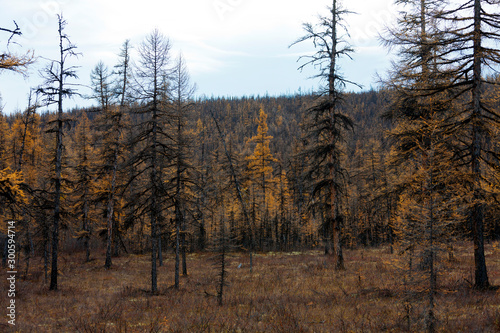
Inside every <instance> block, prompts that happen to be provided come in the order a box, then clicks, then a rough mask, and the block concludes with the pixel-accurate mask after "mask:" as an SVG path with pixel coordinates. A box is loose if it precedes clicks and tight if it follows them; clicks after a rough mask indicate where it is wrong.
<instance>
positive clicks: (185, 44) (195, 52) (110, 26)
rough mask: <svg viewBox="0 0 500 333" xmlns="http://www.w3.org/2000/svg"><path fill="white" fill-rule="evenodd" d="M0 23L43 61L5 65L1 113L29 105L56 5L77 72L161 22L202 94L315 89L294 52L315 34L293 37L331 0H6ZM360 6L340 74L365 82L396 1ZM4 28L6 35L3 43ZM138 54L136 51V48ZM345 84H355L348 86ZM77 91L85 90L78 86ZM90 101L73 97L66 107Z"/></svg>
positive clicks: (382, 63) (378, 65)
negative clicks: (21, 70) (16, 30)
mask: <svg viewBox="0 0 500 333" xmlns="http://www.w3.org/2000/svg"><path fill="white" fill-rule="evenodd" d="M0 2H1V8H2V9H1V11H0V27H4V28H12V27H13V22H12V21H13V20H15V21H16V22H17V23H18V25H19V27H20V28H21V30H22V32H23V36H21V37H16V38H15V42H17V43H18V44H19V45H12V44H11V45H10V46H9V48H10V50H11V51H13V52H16V53H23V52H26V51H27V50H34V52H35V55H36V56H38V57H39V58H38V60H37V62H36V64H35V65H33V66H31V67H30V71H29V76H28V77H27V78H23V77H22V76H21V75H19V74H15V73H11V72H8V71H1V72H0V94H1V96H2V104H3V106H4V112H6V113H10V112H12V111H14V110H23V109H24V108H25V107H26V104H27V95H28V93H29V90H30V88H31V87H36V86H38V85H39V84H40V82H41V79H40V76H39V74H38V72H39V70H40V69H41V68H43V67H44V66H45V65H46V64H47V63H48V62H47V60H45V59H44V58H50V59H55V58H56V57H57V52H58V36H57V16H56V15H57V14H58V13H63V16H64V18H65V20H66V21H67V23H68V25H67V29H66V33H67V34H68V35H69V36H70V38H71V41H72V42H73V44H75V45H76V46H77V47H78V49H77V51H78V52H80V53H82V56H81V57H80V58H78V59H73V60H72V61H71V63H70V64H71V65H76V66H80V68H79V70H78V74H79V77H80V79H79V81H78V83H80V84H82V85H89V84H90V71H91V70H92V68H93V67H94V66H95V65H96V63H97V62H98V61H100V60H102V61H103V62H104V63H105V64H106V65H107V66H109V67H110V68H112V67H113V66H114V65H115V64H116V62H117V59H118V58H117V54H118V52H119V49H120V46H121V44H122V43H123V42H124V41H125V40H126V39H130V40H131V43H132V45H135V46H138V45H139V44H140V43H141V42H142V40H143V39H144V37H145V36H146V35H148V34H149V33H150V32H151V31H152V30H153V29H155V28H157V29H159V30H160V31H161V32H162V33H163V34H164V35H165V36H167V37H168V38H169V39H170V41H171V42H172V45H173V56H174V57H175V56H176V55H177V54H178V53H179V52H182V53H183V55H184V57H185V59H186V62H187V66H188V68H189V71H190V74H191V80H192V82H193V83H196V84H197V86H198V90H197V92H196V94H197V96H203V95H205V96H209V97H210V96H212V95H213V96H244V95H246V96H252V95H254V96H256V95H261V96H262V95H265V94H266V93H267V94H269V95H271V96H274V95H281V94H293V93H296V92H297V91H299V89H301V90H302V91H304V92H307V91H310V90H312V89H316V88H317V87H318V82H316V81H314V80H310V79H308V77H309V76H311V75H313V74H314V73H315V72H314V70H313V69H310V70H308V71H307V72H302V73H301V72H299V71H298V70H297V67H298V66H299V64H300V63H297V59H298V57H299V56H300V55H304V54H307V53H311V52H312V51H314V48H313V45H312V43H308V42H305V43H302V44H300V45H298V46H294V47H292V48H289V47H288V46H289V45H290V44H291V43H292V42H293V41H294V40H296V39H297V38H299V37H300V36H302V35H303V31H302V23H304V22H311V23H314V22H317V16H318V15H319V14H321V15H327V14H328V11H327V6H329V5H331V1H329V0H308V1H290V0H182V1H179V0H176V1H173V0H140V1H137V0H134V1H132V0H17V1H7V0H0ZM344 4H345V5H346V6H347V7H348V9H349V10H351V11H353V12H356V13H357V14H352V15H349V16H348V17H346V21H347V24H348V25H349V27H350V35H351V39H350V42H351V44H352V45H353V46H354V48H355V51H356V52H355V53H354V54H353V60H352V61H345V62H343V63H342V67H343V73H344V75H345V76H346V78H348V79H349V80H351V81H354V82H357V83H359V84H362V85H363V86H364V89H365V90H368V89H370V87H371V86H373V87H375V86H376V79H375V74H376V73H377V72H379V73H383V72H384V71H385V70H386V69H387V68H388V66H389V55H388V54H387V51H386V50H385V49H384V48H382V47H381V46H380V43H379V41H378V39H377V35H378V33H379V32H380V31H381V29H382V28H383V27H384V25H385V24H386V23H389V22H390V21H391V20H393V18H394V15H395V13H396V9H395V7H394V5H393V0H352V1H344ZM7 38H8V34H6V33H2V34H0V51H3V50H5V49H6V41H7ZM133 58H135V59H137V58H136V57H133ZM348 90H357V89H356V88H355V87H350V88H348ZM79 92H80V93H82V94H89V89H88V88H86V87H81V88H80V89H79ZM90 104H93V102H90V101H86V100H84V99H81V98H79V97H75V98H74V99H73V100H72V101H67V102H65V106H66V107H65V108H70V107H74V106H75V105H78V106H88V105H90Z"/></svg>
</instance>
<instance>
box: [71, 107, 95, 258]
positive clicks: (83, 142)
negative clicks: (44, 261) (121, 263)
mask: <svg viewBox="0 0 500 333" xmlns="http://www.w3.org/2000/svg"><path fill="white" fill-rule="evenodd" d="M76 141H77V142H76V143H75V147H76V150H77V152H76V156H75V157H76V161H75V167H74V169H75V170H74V172H75V177H76V186H75V189H74V193H75V194H76V196H77V197H76V204H75V206H74V209H75V213H76V214H78V215H79V217H80V218H81V222H82V225H81V229H80V230H79V231H78V232H77V238H78V239H80V240H83V247H84V249H85V262H89V261H90V236H91V233H92V228H91V224H92V223H91V222H92V218H91V215H92V214H91V209H90V208H91V207H90V206H91V204H92V201H93V199H94V196H95V190H96V189H95V188H94V187H95V186H94V181H93V178H94V175H93V171H94V170H95V165H94V164H95V160H94V158H93V154H94V149H93V147H92V145H93V142H92V136H91V131H90V121H89V119H88V117H87V115H86V114H83V115H82V116H81V117H80V123H79V124H78V126H77V128H76Z"/></svg>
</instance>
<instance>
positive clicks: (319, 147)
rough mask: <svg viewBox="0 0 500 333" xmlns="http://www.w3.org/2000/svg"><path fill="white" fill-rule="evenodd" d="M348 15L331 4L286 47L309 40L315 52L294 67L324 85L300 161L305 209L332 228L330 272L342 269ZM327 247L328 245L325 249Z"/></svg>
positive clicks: (307, 128) (310, 112) (309, 115)
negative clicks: (309, 71)
mask: <svg viewBox="0 0 500 333" xmlns="http://www.w3.org/2000/svg"><path fill="white" fill-rule="evenodd" d="M348 13H349V11H347V10H345V9H343V8H342V7H341V6H340V4H339V3H338V1H337V0H333V4H332V7H331V8H330V16H329V17H320V21H319V23H318V24H317V25H312V24H310V23H305V24H304V25H303V27H304V30H305V32H306V34H305V35H304V36H303V37H301V38H299V39H298V40H297V41H295V42H294V43H293V44H292V45H294V44H297V43H301V42H304V41H308V40H310V41H312V42H313V43H314V46H315V47H316V49H317V51H316V53H315V54H314V55H312V56H304V57H302V58H305V59H307V61H306V62H305V63H304V64H303V65H301V66H300V67H299V69H302V68H304V67H305V66H308V65H312V66H314V67H317V68H319V73H318V74H317V75H316V77H318V78H320V79H321V80H322V81H323V82H325V86H324V87H323V88H322V89H321V90H320V92H319V94H318V95H319V96H318V99H317V100H316V103H315V104H314V105H313V106H312V107H311V108H309V109H308V110H307V122H306V126H305V129H304V130H305V133H306V135H305V136H306V138H305V141H306V143H307V146H306V147H305V150H304V152H303V153H302V154H303V158H304V159H305V160H306V161H308V163H309V165H308V169H307V177H308V179H309V181H310V182H311V184H312V185H311V188H312V192H311V207H315V208H317V209H320V210H321V212H322V213H323V214H324V216H325V218H326V224H327V225H328V226H331V227H329V228H328V229H329V230H332V239H333V258H334V265H335V269H337V270H342V269H344V257H343V254H342V235H341V230H342V224H343V221H344V218H343V216H342V213H341V211H342V210H341V198H342V193H343V192H344V189H343V187H344V175H345V170H344V168H343V166H342V164H341V155H342V146H341V144H342V141H343V138H344V134H345V132H346V130H349V129H351V128H352V126H353V123H352V120H351V118H350V117H348V116H347V115H345V114H344V113H343V112H342V111H341V104H342V102H343V99H344V96H343V92H342V91H343V89H344V88H345V86H346V84H348V83H352V82H350V81H348V80H347V79H345V78H344V77H343V76H342V75H341V73H340V68H339V64H338V61H339V59H340V58H342V57H349V54H350V53H351V52H352V51H353V50H352V48H351V47H350V45H349V44H348V43H347V42H346V40H345V39H344V38H343V35H342V29H344V28H345V24H344V23H343V16H345V15H346V14H348ZM327 246H328V245H327Z"/></svg>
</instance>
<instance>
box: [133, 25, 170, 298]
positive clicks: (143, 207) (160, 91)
mask: <svg viewBox="0 0 500 333" xmlns="http://www.w3.org/2000/svg"><path fill="white" fill-rule="evenodd" d="M170 48H171V44H170V41H169V40H168V39H167V38H166V37H165V36H163V35H162V34H161V33H160V32H159V31H158V30H154V31H153V32H151V33H150V34H149V35H148V36H147V37H146V39H145V40H144V42H143V43H142V44H141V46H140V48H139V55H140V60H139V66H138V67H137V68H136V70H135V73H136V75H135V81H134V83H135V84H134V93H135V96H136V98H137V100H138V102H139V103H140V105H141V106H140V108H138V110H136V111H135V112H136V113H138V114H139V115H141V116H142V117H141V118H142V119H144V121H142V122H140V123H138V124H137V126H138V132H137V135H136V137H135V138H134V140H133V143H134V144H136V145H141V146H142V150H141V151H136V154H135V156H133V157H132V161H131V164H132V165H134V166H137V167H139V166H141V165H144V166H145V169H144V170H140V169H139V168H137V169H138V171H139V172H140V174H141V175H148V179H147V180H145V182H144V183H143V188H141V189H140V190H139V191H140V193H141V194H142V195H141V196H140V199H143V200H142V202H140V203H137V206H136V207H135V211H136V212H140V213H142V214H149V220H150V228H151V292H152V293H156V292H157V290H158V285H157V265H156V264H157V249H158V230H157V229H158V224H159V222H160V221H161V219H162V212H163V210H164V209H165V207H166V204H165V200H166V198H165V194H166V189H165V184H164V182H163V181H162V178H161V167H162V165H165V164H166V163H165V162H166V161H168V160H169V159H170V157H171V153H172V151H171V147H170V146H169V143H170V142H171V136H170V133H169V131H168V128H167V124H168V123H169V121H170V118H169V117H170V114H169V110H168V105H167V103H168V99H166V98H168V96H169V91H168V84H166V82H165V81H164V79H165V77H166V74H167V73H168V70H169V69H170V68H169V66H170Z"/></svg>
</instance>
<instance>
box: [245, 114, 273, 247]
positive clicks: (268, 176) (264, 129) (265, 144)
mask: <svg viewBox="0 0 500 333" xmlns="http://www.w3.org/2000/svg"><path fill="white" fill-rule="evenodd" d="M268 130H269V129H268V125H267V114H266V113H265V112H264V110H262V108H261V109H260V111H259V119H258V127H257V135H255V136H253V137H251V138H250V139H249V140H248V142H249V143H255V148H254V151H253V154H252V155H250V156H248V157H247V160H248V170H249V173H250V179H251V181H252V183H254V184H256V185H257V187H258V188H259V190H260V203H259V206H260V207H259V211H260V214H259V216H260V226H261V235H260V238H261V239H262V238H264V239H266V240H267V241H268V242H269V239H268V238H269V236H270V232H269V228H270V224H269V222H270V221H269V218H270V213H269V201H270V198H271V196H272V189H273V188H274V186H273V185H274V184H275V183H276V182H275V179H274V177H273V167H272V165H271V163H273V162H276V161H277V159H275V158H274V157H273V155H272V154H271V149H270V148H269V144H270V142H271V139H272V138H273V137H272V136H270V135H268ZM254 195H255V194H254Z"/></svg>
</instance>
